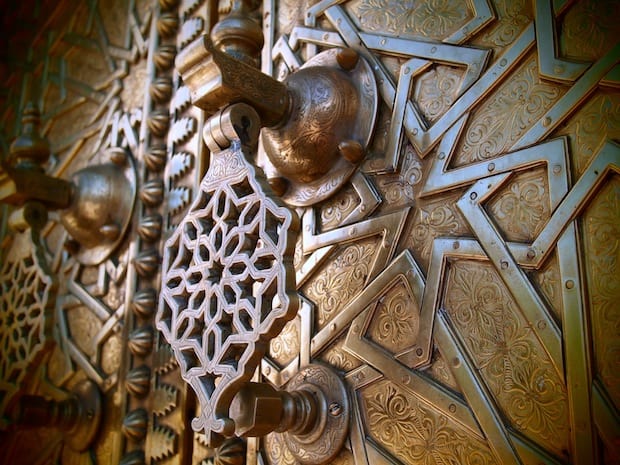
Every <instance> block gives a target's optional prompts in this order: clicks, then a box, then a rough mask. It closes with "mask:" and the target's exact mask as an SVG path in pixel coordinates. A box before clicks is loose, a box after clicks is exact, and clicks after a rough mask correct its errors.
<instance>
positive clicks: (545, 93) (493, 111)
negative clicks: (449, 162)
mask: <svg viewBox="0 0 620 465" xmlns="http://www.w3.org/2000/svg"><path fill="white" fill-rule="evenodd" d="M562 93H563V91H561V90H560V87H559V86H555V85H552V84H547V83H543V82H541V81H540V80H539V78H538V63H537V62H536V57H535V56H531V57H530V58H529V59H528V60H527V61H526V62H525V64H524V65H522V66H521V68H519V69H518V70H517V71H516V72H515V73H514V74H513V75H512V76H511V78H510V80H509V81H507V82H505V83H504V84H503V85H502V86H501V87H500V88H499V90H498V91H497V92H496V93H495V94H494V95H493V96H492V97H491V99H490V101H489V102H488V103H487V104H486V105H484V107H483V108H482V110H481V111H478V112H476V113H475V114H474V116H473V119H472V120H471V121H470V122H469V123H468V125H467V127H466V129H465V137H464V142H462V143H461V145H460V150H457V152H456V156H455V159H454V164H455V165H457V166H462V165H466V164H468V163H473V162H476V161H480V160H486V159H489V158H493V157H496V156H497V155H499V154H501V153H504V152H507V151H509V149H510V147H511V146H512V145H513V144H514V143H515V142H516V141H517V140H518V139H519V137H520V136H521V135H523V134H525V132H526V131H527V130H528V129H529V128H530V127H531V126H532V125H533V124H534V123H535V122H537V121H538V120H539V119H540V117H541V116H542V115H543V114H544V113H545V112H546V111H547V110H548V109H549V108H550V107H551V105H553V104H554V103H555V102H556V101H557V100H558V99H559V98H560V97H561V96H562ZM497 115H502V117H501V118H498V117H497Z"/></svg>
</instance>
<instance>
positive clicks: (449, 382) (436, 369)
mask: <svg viewBox="0 0 620 465" xmlns="http://www.w3.org/2000/svg"><path fill="white" fill-rule="evenodd" d="M427 373H428V374H429V375H430V376H431V377H432V378H433V379H434V380H436V381H439V382H440V383H442V384H445V385H446V386H448V387H450V388H452V389H454V390H455V391H458V390H459V387H458V384H457V382H456V379H454V375H453V374H452V370H451V369H450V367H449V366H448V364H447V363H446V360H445V359H444V358H443V356H442V355H441V353H440V352H439V351H438V350H436V351H435V352H434V353H433V358H432V362H431V366H430V367H429V368H428V372H427Z"/></svg>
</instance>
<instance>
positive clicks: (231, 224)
mask: <svg viewBox="0 0 620 465" xmlns="http://www.w3.org/2000/svg"><path fill="white" fill-rule="evenodd" d="M259 127H260V126H259V121H258V116H257V115H256V113H255V112H254V111H253V110H252V109H251V108H250V107H248V106H247V105H243V104H241V105H234V106H233V107H229V108H228V109H226V110H224V111H223V112H222V114H217V115H216V116H214V117H213V118H212V119H211V120H210V121H209V122H208V124H207V126H206V128H205V139H206V141H207V144H208V145H209V146H210V148H211V151H212V158H211V164H210V167H209V170H208V172H207V173H206V175H205V177H204V178H203V180H202V183H201V185H200V191H199V193H198V194H197V196H196V200H195V201H194V203H193V205H192V206H191V208H190V210H189V212H188V214H187V215H186V216H185V218H184V220H183V221H182V222H181V224H179V226H178V227H177V229H176V231H175V232H174V233H173V234H172V236H171V237H170V238H169V240H168V241H167V242H166V245H165V252H164V264H163V267H164V268H163V275H162V276H163V279H162V289H161V298H160V306H159V310H158V314H157V327H158V328H159V330H160V331H162V333H163V334H164V336H165V338H166V339H167V341H168V342H169V343H170V344H171V345H172V347H173V349H174V352H175V356H176V358H177V360H178V361H179V364H180V366H181V372H182V376H183V378H184V379H185V381H187V382H188V383H189V384H190V385H191V386H192V388H193V389H194V391H195V392H196V395H197V396H198V399H199V402H200V407H201V412H200V416H199V417H198V418H196V419H194V421H193V423H192V426H193V428H194V429H195V430H204V431H205V433H206V435H207V440H208V441H209V442H210V443H211V444H212V445H216V444H218V443H219V442H221V440H222V439H223V437H227V436H231V435H233V433H234V431H235V424H234V421H233V420H232V419H231V418H229V417H228V407H229V405H230V402H231V401H232V399H233V397H234V395H235V394H236V393H237V391H238V390H239V388H240V387H241V386H242V385H243V384H244V383H245V382H248V381H249V380H250V378H251V376H252V375H253V373H254V371H255V369H256V367H257V366H258V364H259V363H260V360H261V358H262V356H263V355H264V353H265V350H266V347H267V342H268V341H269V340H270V339H271V338H272V337H274V336H275V335H277V334H278V333H279V332H280V330H281V329H282V327H283V326H284V324H285V323H286V322H287V321H289V320H290V319H291V318H293V317H294V316H295V314H296V312H297V308H298V306H299V297H298V295H297V293H296V292H295V274H294V269H293V263H292V259H293V252H294V245H295V237H296V234H297V231H298V219H297V216H296V215H295V213H294V212H293V211H291V210H289V209H288V208H286V207H285V206H284V204H283V203H282V202H281V201H279V200H278V199H277V198H275V196H273V194H271V191H270V189H269V187H268V184H267V182H266V180H265V178H264V177H263V175H262V172H260V170H259V169H257V168H255V167H254V166H252V165H251V164H250V162H249V161H248V160H247V157H250V156H251V154H252V151H253V150H252V149H253V148H254V147H255V144H256V141H257V136H258V129H259ZM223 147H226V148H223Z"/></svg>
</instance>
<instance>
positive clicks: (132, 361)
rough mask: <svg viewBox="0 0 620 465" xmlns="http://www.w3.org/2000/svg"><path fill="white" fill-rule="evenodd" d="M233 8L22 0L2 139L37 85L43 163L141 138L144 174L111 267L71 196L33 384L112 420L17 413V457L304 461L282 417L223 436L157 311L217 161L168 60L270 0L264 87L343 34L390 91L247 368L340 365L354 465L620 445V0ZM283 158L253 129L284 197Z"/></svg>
mask: <svg viewBox="0 0 620 465" xmlns="http://www.w3.org/2000/svg"><path fill="white" fill-rule="evenodd" d="M233 3H235V2H232V1H229V0H222V1H221V2H204V1H201V0H188V1H183V2H180V1H178V0H157V1H155V0H137V1H134V2H126V1H124V0H119V1H117V2H115V3H114V4H112V3H110V2H101V1H97V0H93V1H91V2H82V3H80V2H78V3H77V4H75V5H74V4H73V3H71V2H68V1H63V2H56V3H55V4H54V5H51V4H49V2H47V3H46V2H42V3H41V4H40V5H39V10H37V11H38V12H40V13H39V15H38V17H35V16H36V15H33V14H32V12H31V11H30V9H29V2H25V3H21V4H16V5H14V8H13V10H12V14H13V15H15V18H19V20H16V21H13V22H7V24H5V26H6V27H5V30H4V34H3V38H2V40H5V41H10V46H9V47H4V49H5V50H6V54H7V55H8V56H9V58H10V59H9V60H8V61H6V63H4V67H3V70H8V75H7V78H6V79H5V82H6V86H5V90H4V92H2V93H0V107H1V114H0V132H1V133H2V134H1V135H0V145H2V146H4V147H8V146H9V143H8V142H7V141H8V140H11V139H12V138H13V137H14V136H15V135H16V134H20V133H22V132H23V131H22V129H24V128H23V125H22V123H21V117H22V116H24V113H27V111H25V110H24V107H23V104H24V102H27V101H29V100H33V101H36V102H37V104H38V106H39V107H40V109H41V123H42V124H41V127H40V131H41V134H42V135H44V136H45V137H46V138H47V139H48V140H49V141H50V149H51V150H50V151H51V154H52V156H51V157H50V158H49V160H48V161H47V162H46V165H45V172H46V173H47V174H48V175H49V176H53V177H54V178H64V179H69V178H70V176H71V175H72V174H73V173H75V172H76V171H77V170H79V169H82V168H84V167H86V166H88V165H94V164H97V163H99V162H100V161H99V160H98V159H97V157H96V156H95V157H93V155H96V154H97V153H100V154H101V153H103V152H104V151H105V150H106V149H107V148H108V147H122V148H123V149H124V150H125V151H126V152H127V153H131V154H132V156H133V157H134V159H135V161H136V166H137V167H138V171H137V185H138V187H139V189H138V190H139V192H140V194H139V196H138V199H137V202H136V208H135V211H134V215H133V219H132V224H133V226H132V227H131V228H130V231H131V233H130V234H129V235H128V237H127V238H126V240H123V241H121V243H120V244H119V246H118V248H117V249H116V250H115V251H114V252H113V253H112V254H111V255H110V256H109V257H108V258H107V259H106V260H104V261H103V262H102V263H100V264H99V265H96V266H85V265H82V264H79V263H77V262H76V260H75V258H74V256H72V255H71V253H70V252H69V251H70V250H74V251H75V248H76V245H77V243H76V242H72V241H65V237H66V235H65V234H64V233H63V228H62V226H59V224H58V216H57V215H56V213H54V212H52V213H50V215H49V222H48V225H47V226H46V227H45V228H43V230H42V240H43V241H44V243H43V244H42V245H43V246H45V247H46V248H45V249H44V250H46V253H47V260H48V261H49V263H50V264H51V265H52V266H51V270H52V272H53V273H55V274H57V276H58V278H59V279H58V284H59V288H58V298H57V301H56V304H57V305H56V309H57V311H56V324H57V328H58V331H57V334H58V338H57V339H58V341H59V344H58V345H57V346H56V347H55V348H54V349H53V350H50V351H45V354H46V355H47V356H46V357H44V358H43V359H42V360H41V363H40V364H39V363H38V360H37V361H35V363H34V365H35V366H34V367H33V370H31V371H32V375H33V376H32V377H30V376H26V377H25V378H24V382H23V383H21V388H20V391H22V392H25V391H28V392H27V393H33V394H36V395H44V396H46V397H52V398H55V399H60V398H61V397H60V395H59V393H58V391H57V390H55V389H56V387H58V386H60V387H61V388H63V389H65V388H67V390H70V386H74V385H75V383H76V382H78V381H79V380H81V379H83V378H84V377H89V378H91V379H92V380H94V381H95V382H96V383H97V384H98V386H99V387H100V389H101V391H102V393H103V399H102V400H103V405H104V408H105V410H106V416H105V418H106V421H104V423H103V424H102V428H101V432H100V434H99V436H98V437H97V438H96V440H95V442H94V443H93V445H92V447H91V448H90V450H88V451H87V452H84V453H76V452H74V451H71V450H70V448H69V447H64V448H63V446H62V439H61V438H60V435H59V434H57V433H54V432H53V431H51V430H29V431H27V432H26V431H24V432H23V433H20V432H19V431H15V432H4V431H3V432H2V433H0V434H2V435H3V440H4V439H5V438H6V439H7V441H6V442H7V447H6V448H5V449H4V450H6V451H7V455H8V457H7V458H4V457H3V458H2V459H0V462H3V463H4V462H5V463H11V465H13V464H18V463H48V462H58V463H63V464H72V463H85V462H86V463H87V462H88V460H91V458H93V457H94V458H96V459H97V462H98V463H123V464H127V465H129V464H136V465H138V464H144V463H159V462H162V463H164V462H165V463H167V464H168V463H169V464H174V465H180V464H183V463H189V462H192V463H212V462H213V461H214V460H218V461H221V462H224V463H227V462H232V463H247V464H248V465H259V464H266V463H270V464H276V463H277V464H291V465H293V464H295V463H297V462H298V459H296V458H295V456H294V455H293V454H292V453H291V452H290V450H289V447H288V446H287V444H286V442H285V441H284V435H283V434H281V433H277V434H276V433H272V434H269V435H268V436H266V437H264V438H244V439H242V440H238V441H237V442H235V443H230V444H225V446H224V447H223V448H222V449H221V450H218V451H215V450H213V449H210V448H208V447H206V441H205V438H204V434H203V433H194V432H193V431H192V430H191V428H190V420H191V418H192V416H193V415H194V414H195V412H194V407H193V406H194V405H195V403H196V402H195V401H193V400H192V393H191V390H190V388H189V387H187V385H186V383H184V382H183V381H182V379H181V376H180V369H179V367H178V365H177V363H176V360H175V357H174V354H173V350H172V349H171V348H170V346H169V345H168V344H167V343H166V341H165V339H164V337H163V336H162V335H161V334H160V333H159V332H155V333H152V340H151V332H150V331H149V329H150V328H152V327H153V326H154V324H153V316H154V312H155V311H156V305H157V304H156V302H157V301H158V298H159V288H160V280H161V275H160V266H161V255H160V251H161V250H162V241H164V240H165V239H167V238H168V237H169V236H170V234H172V231H173V230H174V228H175V227H176V226H177V225H178V224H180V223H181V222H182V221H183V219H184V217H185V215H186V213H187V210H188V208H189V207H190V205H191V203H192V201H193V200H194V199H195V198H196V196H197V195H198V192H199V190H198V186H199V184H200V179H201V177H202V176H203V174H204V173H205V172H206V170H207V166H208V159H209V156H208V153H207V152H208V147H206V146H205V145H204V144H203V143H202V140H201V132H202V129H203V127H204V126H205V119H206V117H205V116H204V114H203V112H202V111H201V110H200V109H199V108H197V107H194V106H192V105H191V91H190V88H191V86H189V84H190V83H191V79H188V80H186V79H184V76H180V75H179V73H178V72H177V71H176V70H174V68H173V66H172V65H173V62H174V58H175V55H177V53H181V54H183V53H184V52H185V51H186V50H187V49H190V48H191V46H192V41H195V40H196V39H197V38H199V37H200V35H201V34H205V33H206V34H208V33H209V32H210V30H211V28H212V25H214V24H216V23H217V22H218V21H222V20H225V18H226V16H225V15H227V14H228V13H229V12H230V11H232V9H233V6H235V8H239V6H240V5H241V4H242V3H245V4H246V5H248V4H249V3H251V5H249V6H250V7H249V9H248V11H249V14H248V15H247V17H246V18H245V19H246V20H247V19H250V18H251V20H252V21H255V24H251V26H252V27H253V29H254V31H253V32H252V34H253V37H254V39H252V40H254V41H255V43H258V42H260V37H259V34H258V33H257V32H258V31H259V29H258V28H257V27H256V25H258V26H260V28H261V29H262V35H263V40H264V44H265V45H264V46H263V49H262V52H261V70H262V72H263V73H264V74H266V75H269V76H271V77H272V81H269V82H270V83H271V84H273V81H285V80H288V79H292V76H294V74H295V73H296V72H297V71H298V70H300V69H301V68H302V67H304V69H305V67H306V64H307V63H308V62H310V61H311V60H313V59H314V58H315V57H317V56H318V55H319V54H320V53H325V52H326V51H327V52H329V53H332V54H338V50H341V49H343V50H347V52H346V53H347V54H348V55H346V56H345V55H343V56H342V57H341V60H340V61H341V62H342V63H343V64H344V66H345V67H346V66H351V63H352V62H353V61H354V59H353V58H354V54H351V53H349V52H350V50H354V51H355V52H357V55H358V56H359V57H361V59H363V60H365V61H366V62H367V63H369V64H370V69H371V70H372V73H373V74H374V78H375V79H376V82H377V90H378V95H379V96H380V98H379V101H378V106H377V114H376V125H375V128H374V130H373V131H372V134H371V138H370V142H369V144H368V146H367V147H366V150H365V151H364V152H363V155H364V157H365V158H364V160H362V161H361V162H359V165H357V162H356V163H354V164H356V166H359V168H358V169H356V170H354V173H353V174H352V176H351V177H350V178H349V180H348V181H343V183H342V186H341V188H340V189H338V190H337V191H336V190H334V194H333V196H331V197H330V198H328V199H326V200H323V201H320V202H317V203H314V204H312V205H311V206H306V207H301V208H299V209H298V214H299V215H300V217H301V218H302V224H301V227H302V235H301V237H300V238H299V239H298V241H297V244H296V245H295V254H294V266H295V275H296V284H297V289H298V292H299V294H300V298H301V305H300V307H299V310H298V312H297V315H296V316H295V317H294V318H293V319H292V320H291V321H290V322H289V323H288V324H287V326H286V327H285V329H284V331H283V333H281V336H280V337H278V338H276V339H273V340H272V341H271V342H270V344H269V348H268V350H266V352H265V355H264V357H263V358H262V360H261V361H260V369H259V370H257V372H255V373H254V375H253V377H252V382H257V383H260V382H267V383H271V384H272V385H273V386H276V387H277V388H278V389H288V387H287V384H289V383H290V382H291V380H292V379H295V378H296V377H297V376H298V375H299V373H300V372H302V371H303V370H304V368H306V367H308V366H312V365H313V364H315V363H316V362H318V363H322V364H325V366H330V367H331V368H332V369H335V370H337V373H338V375H339V377H342V378H343V379H345V380H346V385H347V389H348V391H349V401H350V409H349V414H348V415H347V416H348V418H349V429H348V433H347V435H346V436H347V437H346V438H345V442H346V444H347V447H344V448H342V450H341V451H340V453H339V454H337V455H336V456H335V457H334V458H333V460H332V463H335V464H354V463H355V464H386V465H387V464H393V463H403V464H413V463H427V462H428V463H435V462H440V461H450V460H452V461H458V462H467V461H471V462H480V463H507V464H509V463H514V464H539V463H551V464H558V465H559V464H563V463H575V464H584V465H590V464H592V463H610V464H613V463H617V462H618V457H620V450H619V448H618V441H617V438H618V437H619V435H620V433H619V431H620V420H619V418H618V415H617V405H618V397H619V394H618V392H617V389H616V385H617V384H618V382H617V380H616V377H615V376H614V374H615V371H617V370H615V371H614V360H615V359H614V355H613V354H614V350H617V345H618V344H617V343H618V340H620V335H619V334H618V331H617V325H614V321H615V320H614V318H616V314H615V312H614V310H615V307H616V306H614V303H615V302H616V301H617V300H618V296H617V292H616V290H617V289H618V288H620V286H618V276H620V275H619V274H618V273H617V272H615V270H616V262H617V257H616V255H617V253H616V252H617V247H616V242H617V241H616V240H615V236H614V231H615V229H614V226H615V223H617V222H618V221H617V218H616V217H617V211H618V208H619V207H618V205H617V202H615V200H616V197H617V192H616V191H617V184H618V172H619V170H618V166H619V162H618V147H617V139H618V137H619V134H620V133H619V132H618V130H619V128H620V125H619V124H618V123H619V121H620V120H619V118H618V114H619V111H618V105H619V102H620V93H619V92H618V83H619V82H620V79H619V76H620V74H619V72H618V71H619V70H620V64H619V62H618V32H619V29H618V28H619V24H620V23H619V22H618V21H615V18H617V17H618V5H617V2H614V1H613V0H577V1H564V0H555V1H550V0H537V1H535V2H529V1H526V0H511V1H508V0H492V1H490V0H472V1H470V2H458V1H455V0H445V1H436V0H421V1H415V2H413V1H404V2H403V1H396V0H324V1H319V2H315V1H310V0H308V1H301V2H300V1H293V0H265V1H262V2H255V1H253V2H236V4H235V5H233ZM218 10H219V11H218ZM38 18H45V20H46V21H47V22H45V23H43V22H41V20H40V19H38ZM14 24H15V25H14ZM17 24H19V25H23V24H27V25H28V26H29V27H28V28H23V27H20V31H19V33H17V32H16V28H17ZM248 24H249V23H248ZM36 29H38V31H36V32H35V30H36ZM30 31H32V32H30ZM242 32H243V31H242ZM31 33H32V41H30V38H29V37H28V36H29V35H30V34H31ZM247 36H248V37H250V36H251V34H247ZM235 40H236V39H235ZM7 43H8V42H7ZM232 44H233V45H235V44H234V41H233V42H232ZM228 45H230V44H228ZM215 48H216V50H217V51H218V52H221V50H220V49H217V47H215ZM26 50H28V51H27V52H26ZM248 50H249V49H248ZM255 50H256V49H254V51H247V52H244V53H242V55H251V54H254V56H253V59H255V58H256V54H257V53H256V52H255ZM242 58H245V57H244V56H242ZM22 61H23V63H22ZM199 61H200V60H198V62H196V65H197V69H198V68H199V65H201V63H199ZM222 62H223V61H222ZM202 64H204V63H202ZM253 64H255V61H254V63H253ZM337 66H338V67H340V64H337ZM252 72H253V73H255V74H252V76H253V77H256V79H251V80H250V79H248V82H249V84H251V85H254V84H256V83H257V82H258V80H259V79H262V76H261V75H259V74H258V73H256V70H253V71H252ZM197 76H198V75H197ZM271 84H270V85H271ZM275 86H277V84H276V85H275ZM278 88H279V89H282V88H283V87H278ZM266 89H267V88H266ZM30 90H32V92H30ZM257 95H258V96H259V97H258V98H260V92H257ZM267 97H268V95H267V94H265V98H264V99H263V100H265V101H268V98H267ZM273 102H274V108H276V107H277V100H273ZM220 103H221V105H222V106H226V105H228V104H229V103H230V102H228V101H225V99H222V101H221V102H220ZM217 109H219V106H218V108H217ZM259 113H260V112H259ZM284 113H286V111H284ZM26 116H27V115H26ZM207 117H208V115H207ZM267 119H268V118H267ZM366 135H367V134H364V136H366ZM359 142H362V141H361V140H360V141H359ZM343 149H344V150H343V152H347V153H348V155H347V156H349V157H350V158H351V159H353V160H357V157H359V156H360V152H359V150H358V146H356V145H355V144H351V143H347V144H345V145H343ZM338 156H340V155H338ZM264 159H266V153H264V151H262V150H261V149H259V153H258V160H259V164H261V166H263V165H264V166H265V172H266V173H267V175H268V177H269V178H270V180H271V186H272V188H274V190H275V189H276V188H279V189H280V193H284V192H285V191H286V190H287V189H288V181H286V180H285V179H284V178H283V177H281V176H278V173H277V172H276V171H275V170H274V171H270V168H269V165H268V163H269V162H267V164H265V163H263V160H264ZM4 180H5V181H6V178H4ZM0 182H2V181H0ZM11 212H12V210H11V209H10V208H8V209H5V210H3V212H2V214H0V236H2V245H3V255H4V256H5V257H6V256H7V255H6V254H9V253H12V250H11V248H12V247H11V244H15V243H16V242H15V241H16V240H18V239H17V238H18V235H15V234H14V233H13V232H10V231H8V229H7V226H5V225H6V224H7V223H9V220H8V218H9V217H11V218H12V219H11V220H10V222H11V223H14V224H16V223H21V224H22V225H25V224H26V222H25V221H24V218H23V216H24V215H22V218H18V217H19V213H17V214H16V215H15V216H13V214H12V213H11ZM3 215H4V216H3ZM2 218H6V220H3V219H2ZM614 222H615V223H614ZM106 232H107V233H109V234H111V233H113V231H112V230H111V229H109V228H108V230H107V231H106ZM616 235H617V234H616ZM48 252H49V253H48ZM357 252H359V254H358V253H357ZM356 271H358V273H356ZM408 271H409V272H411V274H408V273H407V272H408ZM3 279H4V278H3ZM7 279H8V281H7V283H9V284H7V289H11V292H13V283H14V279H13V277H8V278H7ZM347 283H350V286H349V287H347ZM3 289H4V288H3ZM3 297H4V296H3ZM52 300H54V299H52ZM470 315H471V316H472V317H471V318H469V316H470ZM616 319H617V318H616ZM289 343H290V344H289ZM525 355H527V357H525ZM531 360H535V361H536V364H535V366H534V367H532V365H533V364H532V363H531ZM31 378H32V379H31ZM526 408H528V409H529V412H531V414H529V415H528V414H526ZM145 413H146V416H145ZM145 418H148V420H149V421H148V422H146V423H145V421H144V419H145ZM1 427H2V424H1V423H0V428H1ZM396 438H398V439H396ZM448 441H449V445H450V447H447V446H446V443H447V442H448Z"/></svg>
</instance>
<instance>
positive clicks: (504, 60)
mask: <svg viewBox="0 0 620 465" xmlns="http://www.w3.org/2000/svg"><path fill="white" fill-rule="evenodd" d="M506 63H508V60H506V58H502V59H501V60H500V61H499V65H500V66H506Z"/></svg>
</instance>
